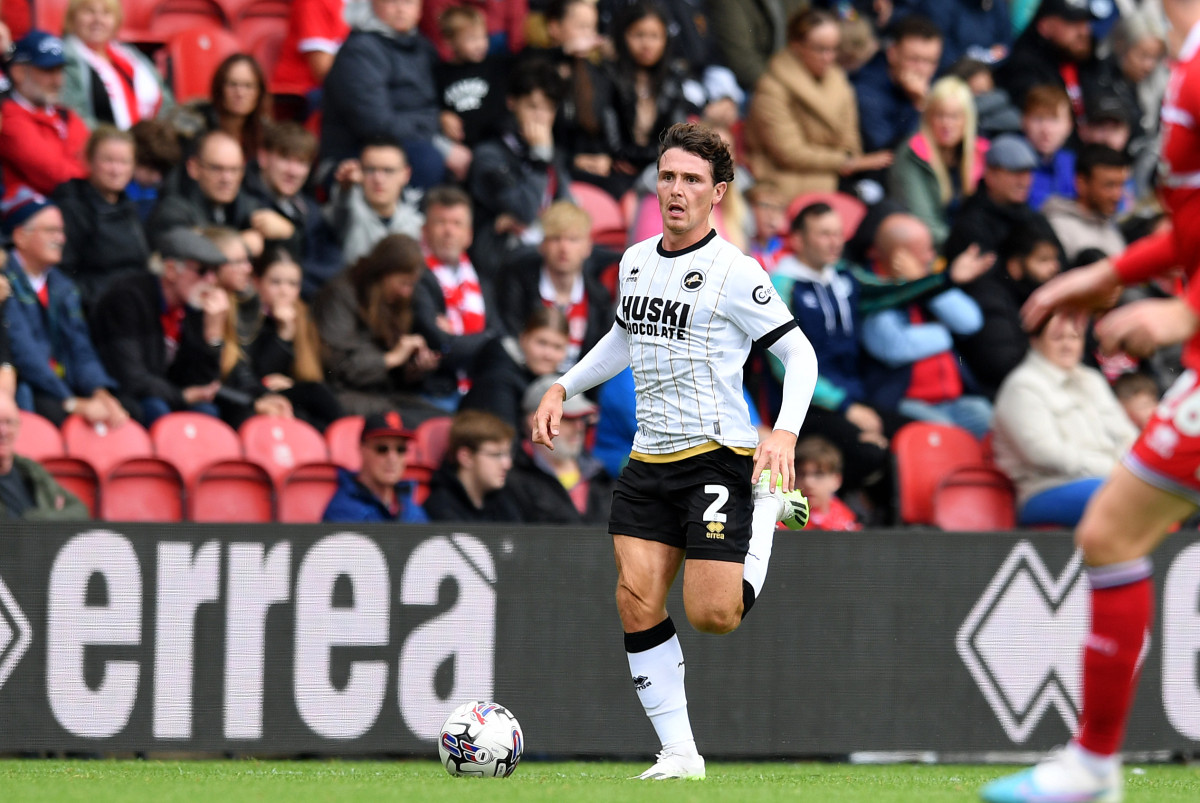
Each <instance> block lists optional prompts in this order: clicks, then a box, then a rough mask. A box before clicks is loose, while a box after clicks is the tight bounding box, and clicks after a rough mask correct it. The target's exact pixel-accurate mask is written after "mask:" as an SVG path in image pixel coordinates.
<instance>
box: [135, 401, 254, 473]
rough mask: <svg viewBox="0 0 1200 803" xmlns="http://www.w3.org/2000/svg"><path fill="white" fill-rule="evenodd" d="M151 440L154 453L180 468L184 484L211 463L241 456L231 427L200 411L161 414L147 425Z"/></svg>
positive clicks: (237, 458) (240, 446)
mask: <svg viewBox="0 0 1200 803" xmlns="http://www.w3.org/2000/svg"><path fill="white" fill-rule="evenodd" d="M150 441H151V443H152V444H153V446H154V454H155V455H156V456H158V457H161V458H162V459H164V460H166V461H168V462H169V463H171V464H172V465H174V466H175V468H177V469H179V473H180V474H181V475H183V481H184V483H185V484H187V483H190V482H191V481H192V479H193V478H194V477H195V476H196V474H197V472H199V471H200V469H202V468H204V467H205V466H207V465H209V464H211V463H215V462H217V461H218V460H240V459H241V457H242V441H241V439H239V438H238V434H237V432H236V431H235V430H234V429H233V427H231V426H229V425H228V424H226V423H225V422H224V421H222V420H221V419H219V418H214V417H212V416H211V415H204V414H203V413H192V412H179V413H170V414H168V415H164V416H163V417H162V418H160V419H158V420H157V421H155V422H154V423H153V424H152V425H151V426H150Z"/></svg>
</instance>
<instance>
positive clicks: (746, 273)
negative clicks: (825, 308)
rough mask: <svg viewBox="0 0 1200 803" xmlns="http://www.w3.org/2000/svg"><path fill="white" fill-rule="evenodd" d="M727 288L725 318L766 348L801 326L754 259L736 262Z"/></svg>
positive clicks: (744, 257) (726, 285)
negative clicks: (726, 316)
mask: <svg viewBox="0 0 1200 803" xmlns="http://www.w3.org/2000/svg"><path fill="white" fill-rule="evenodd" d="M725 287H726V290H725V310H726V315H728V317H729V319H730V320H731V321H733V323H734V324H735V325H736V326H737V327H738V328H739V329H741V330H742V331H743V332H745V333H746V334H748V335H750V337H752V338H753V339H754V341H755V342H756V343H758V344H759V345H760V346H762V347H763V348H769V347H770V346H771V345H772V344H773V343H774V342H775V341H776V340H778V339H779V338H781V337H783V335H784V334H786V333H787V332H788V331H789V330H791V329H793V328H795V327H796V326H798V324H797V323H796V319H795V318H794V317H793V316H792V312H791V310H789V309H788V307H787V304H785V303H783V299H782V298H780V297H779V293H778V292H776V290H775V286H774V285H773V284H772V283H771V277H770V276H768V275H767V272H766V271H765V270H763V268H762V266H761V265H759V264H758V262H757V261H755V260H754V259H752V258H751V257H748V256H744V255H743V256H740V257H739V258H738V259H737V261H736V264H734V265H733V267H732V268H730V275H729V279H728V281H727V282H726V283H725Z"/></svg>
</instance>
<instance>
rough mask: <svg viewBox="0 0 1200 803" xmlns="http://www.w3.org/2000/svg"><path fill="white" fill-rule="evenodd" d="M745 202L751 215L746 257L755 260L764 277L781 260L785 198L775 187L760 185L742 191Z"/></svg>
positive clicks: (765, 184)
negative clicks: (744, 193)
mask: <svg viewBox="0 0 1200 803" xmlns="http://www.w3.org/2000/svg"><path fill="white" fill-rule="evenodd" d="M746 201H747V202H748V203H749V204H750V210H751V211H752V212H753V214H754V231H753V233H752V236H751V238H750V243H749V245H750V248H749V253H750V256H752V257H754V258H755V259H757V260H758V264H760V265H762V266H763V268H764V269H765V270H766V271H767V273H772V272H773V271H774V270H775V265H776V264H777V263H778V262H779V258H780V257H781V256H783V237H782V236H781V235H780V232H781V231H782V230H783V229H784V227H785V226H786V225H787V198H785V197H784V196H783V193H782V192H781V191H780V190H779V187H777V186H776V185H774V184H772V183H771V182H769V181H760V182H759V183H757V184H755V185H754V186H753V187H751V188H750V189H748V190H746Z"/></svg>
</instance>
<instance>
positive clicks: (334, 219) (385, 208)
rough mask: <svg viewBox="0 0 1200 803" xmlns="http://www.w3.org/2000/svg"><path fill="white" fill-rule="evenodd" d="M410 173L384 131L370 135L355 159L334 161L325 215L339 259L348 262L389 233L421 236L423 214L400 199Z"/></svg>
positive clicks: (395, 142) (402, 155)
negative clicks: (337, 243)
mask: <svg viewBox="0 0 1200 803" xmlns="http://www.w3.org/2000/svg"><path fill="white" fill-rule="evenodd" d="M411 177H412V167H411V166H410V165H409V162H408V155H407V154H406V153H405V151H404V146H402V145H401V144H400V142H399V141H398V140H395V139H391V138H389V137H376V138H374V139H372V140H371V141H370V142H368V143H367V144H366V145H364V146H363V149H362V152H361V153H360V154H359V157H358V158H357V159H347V160H346V161H344V162H342V163H341V164H340V165H338V168H337V171H336V172H335V173H334V185H333V189H332V198H331V200H330V202H329V203H328V204H327V205H326V208H325V218H326V220H327V221H328V222H329V225H330V227H331V228H332V229H333V230H334V231H335V232H337V233H338V234H339V235H340V236H341V240H342V262H343V263H344V264H346V265H353V264H354V263H355V262H357V261H358V259H359V257H361V256H363V255H364V254H367V253H368V252H370V250H371V249H372V248H374V247H375V245H376V244H377V243H378V242H379V241H380V240H382V239H383V238H384V237H386V236H388V235H389V234H407V235H408V236H409V237H412V238H413V239H414V240H417V241H418V242H419V241H420V240H421V227H422V226H423V225H424V223H425V218H424V216H422V215H421V213H420V212H419V211H417V208H416V207H415V206H413V205H412V204H410V203H406V202H405V201H404V188H405V187H407V186H408V180H409V178H411Z"/></svg>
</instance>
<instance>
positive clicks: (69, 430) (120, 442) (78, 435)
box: [62, 415, 154, 478]
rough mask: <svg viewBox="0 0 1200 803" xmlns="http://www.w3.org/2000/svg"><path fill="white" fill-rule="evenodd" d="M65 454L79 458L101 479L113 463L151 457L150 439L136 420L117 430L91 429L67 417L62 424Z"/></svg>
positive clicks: (91, 427) (82, 421)
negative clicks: (85, 461)
mask: <svg viewBox="0 0 1200 803" xmlns="http://www.w3.org/2000/svg"><path fill="white" fill-rule="evenodd" d="M62 434H63V442H64V443H65V444H66V450H67V454H68V455H69V456H71V457H82V458H84V459H85V460H87V461H88V462H89V463H91V464H92V467H93V468H94V469H96V473H97V474H98V475H99V476H100V477H101V478H104V477H105V476H106V475H107V474H108V472H109V470H110V469H112V467H113V466H115V465H116V464H117V463H119V462H121V461H122V460H125V459H127V458H130V457H153V456H154V448H153V447H152V446H151V445H150V436H149V435H148V434H147V433H146V430H145V429H143V428H142V425H141V424H139V423H138V422H136V421H127V422H125V423H124V424H122V425H121V426H119V427H107V426H104V425H103V424H99V425H97V426H92V425H91V424H89V423H88V422H87V421H85V420H84V419H83V417H82V416H78V415H69V416H67V420H66V421H64V422H63V425H62Z"/></svg>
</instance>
